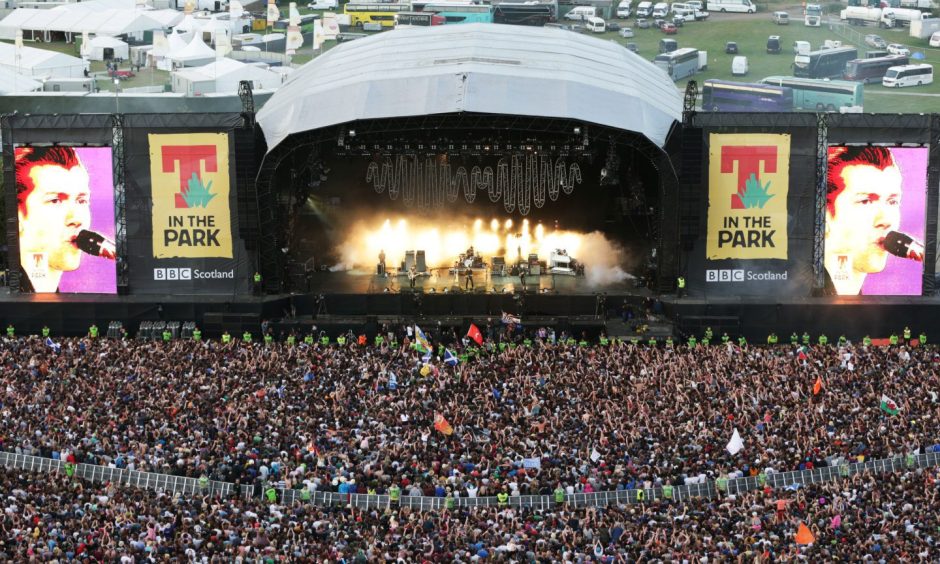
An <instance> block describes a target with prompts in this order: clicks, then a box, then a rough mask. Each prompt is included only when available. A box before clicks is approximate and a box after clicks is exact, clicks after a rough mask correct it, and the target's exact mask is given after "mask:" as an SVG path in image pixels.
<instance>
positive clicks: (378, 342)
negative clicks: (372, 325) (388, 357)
mask: <svg viewBox="0 0 940 564" xmlns="http://www.w3.org/2000/svg"><path fill="white" fill-rule="evenodd" d="M374 342H375V346H377V347H381V346H382V343H384V342H385V337H383V336H382V335H376V336H375V340H374Z"/></svg>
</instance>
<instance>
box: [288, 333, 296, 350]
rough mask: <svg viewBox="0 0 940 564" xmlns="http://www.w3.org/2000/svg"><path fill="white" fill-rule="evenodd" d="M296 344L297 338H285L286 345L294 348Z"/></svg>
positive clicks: (291, 336)
mask: <svg viewBox="0 0 940 564" xmlns="http://www.w3.org/2000/svg"><path fill="white" fill-rule="evenodd" d="M296 344H297V337H296V336H294V335H288V336H287V345H288V346H291V347H292V346H294V345H296Z"/></svg>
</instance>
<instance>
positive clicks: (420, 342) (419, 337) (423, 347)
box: [415, 325, 431, 353]
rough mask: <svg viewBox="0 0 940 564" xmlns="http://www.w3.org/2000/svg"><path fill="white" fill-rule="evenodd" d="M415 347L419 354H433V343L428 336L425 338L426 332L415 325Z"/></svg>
mask: <svg viewBox="0 0 940 564" xmlns="http://www.w3.org/2000/svg"><path fill="white" fill-rule="evenodd" d="M415 347H417V349H418V352H423V353H429V352H431V342H430V341H428V338H427V336H425V334H424V331H422V330H421V328H420V327H418V326H417V325H415Z"/></svg>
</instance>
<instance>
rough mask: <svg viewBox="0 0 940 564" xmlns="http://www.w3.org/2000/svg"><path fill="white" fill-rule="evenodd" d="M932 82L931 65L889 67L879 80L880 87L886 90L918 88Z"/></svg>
mask: <svg viewBox="0 0 940 564" xmlns="http://www.w3.org/2000/svg"><path fill="white" fill-rule="evenodd" d="M931 82H933V65H924V64H921V65H901V66H897V67H891V68H889V69H888V72H886V73H885V76H884V78H882V79H881V85H882V86H885V87H887V88H901V87H902V86H920V85H921V84H930V83H931Z"/></svg>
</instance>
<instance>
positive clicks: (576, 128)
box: [574, 125, 581, 135]
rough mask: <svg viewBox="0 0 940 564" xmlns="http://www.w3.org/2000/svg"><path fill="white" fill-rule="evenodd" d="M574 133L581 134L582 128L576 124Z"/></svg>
mask: <svg viewBox="0 0 940 564" xmlns="http://www.w3.org/2000/svg"><path fill="white" fill-rule="evenodd" d="M574 134H575V135H581V128H580V127H578V126H577V125H576V126H574Z"/></svg>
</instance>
